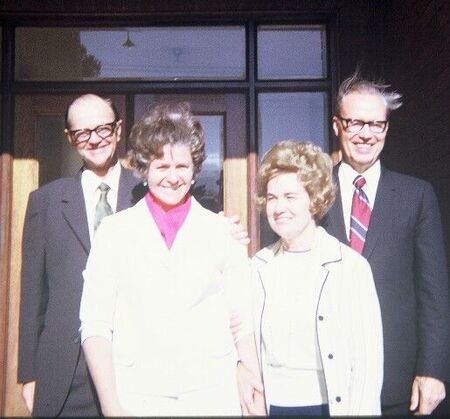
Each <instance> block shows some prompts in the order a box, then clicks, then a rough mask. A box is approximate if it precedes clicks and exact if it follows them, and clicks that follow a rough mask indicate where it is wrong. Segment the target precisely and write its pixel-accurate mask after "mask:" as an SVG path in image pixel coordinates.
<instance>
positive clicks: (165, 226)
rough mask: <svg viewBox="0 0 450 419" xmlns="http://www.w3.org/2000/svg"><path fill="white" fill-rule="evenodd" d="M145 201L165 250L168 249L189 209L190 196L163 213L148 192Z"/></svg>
mask: <svg viewBox="0 0 450 419" xmlns="http://www.w3.org/2000/svg"><path fill="white" fill-rule="evenodd" d="M145 201H146V202H147V206H148V209H149V211H150V213H151V215H152V216H153V219H154V220H155V223H156V225H157V226H158V229H159V231H160V232H161V236H162V237H163V239H164V241H165V242H166V245H167V248H169V249H170V248H171V247H172V244H173V242H174V240H175V237H176V236H177V233H178V230H179V229H180V227H181V226H182V225H183V223H184V220H185V219H186V217H187V215H188V213H189V210H190V208H191V197H190V195H189V196H188V197H187V199H185V200H184V201H183V202H181V203H180V204H178V205H177V206H175V207H173V208H171V209H169V210H168V211H167V212H164V211H163V210H162V209H161V207H160V206H159V205H158V203H157V202H156V201H155V198H154V197H153V195H152V194H151V193H150V192H147V193H146V195H145Z"/></svg>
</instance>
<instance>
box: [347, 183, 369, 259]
mask: <svg viewBox="0 0 450 419" xmlns="http://www.w3.org/2000/svg"><path fill="white" fill-rule="evenodd" d="M365 184H366V179H364V178H363V177H362V176H361V175H358V176H356V178H355V180H354V181H353V185H355V192H354V193H353V201H352V214H351V218H350V246H351V247H352V249H355V250H356V251H357V252H359V253H362V252H363V250H364V243H365V242H366V235H367V229H368V228H369V222H370V215H371V213H372V211H371V210H370V206H369V200H368V199H367V195H366V194H365V192H364V191H363V190H362V187H363V186H364V185H365Z"/></svg>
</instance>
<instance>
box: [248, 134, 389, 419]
mask: <svg viewBox="0 0 450 419" xmlns="http://www.w3.org/2000/svg"><path fill="white" fill-rule="evenodd" d="M258 182H259V185H258V187H259V189H258V197H257V200H258V203H259V204H260V206H261V207H262V208H263V209H264V210H265V213H266V215H267V218H268V221H269V224H270V226H271V228H272V229H273V230H274V231H275V233H277V234H278V235H279V236H280V239H279V240H278V241H277V242H276V243H274V244H272V245H270V246H268V247H265V248H264V249H262V250H260V251H259V252H258V253H257V254H256V255H255V256H254V258H253V264H254V269H255V287H256V288H255V293H254V297H255V302H254V303H255V304H254V308H255V313H254V330H255V335H256V341H257V347H258V350H259V355H260V363H261V369H262V373H263V382H264V389H265V396H266V404H267V408H268V411H269V414H270V415H322V416H323V415H332V416H333V415H373V414H380V391H381V384H382V374H383V344H382V332H381V330H382V329H381V316H380V308H379V304H378V298H377V294H376V291H375V286H374V282H373V278H372V273H371V270H370V267H369V264H368V263H367V261H366V260H365V259H364V258H363V257H362V256H361V255H359V254H358V253H356V252H355V251H353V250H352V249H351V248H349V247H347V246H346V245H344V244H342V243H340V242H339V241H338V240H336V239H335V238H333V237H332V236H330V235H329V234H327V233H326V232H325V230H324V229H322V227H319V226H318V222H319V220H320V219H321V218H322V217H323V216H324V215H325V213H326V212H327V211H328V209H329V208H330V206H331V205H332V203H333V201H334V198H335V187H334V185H333V183H332V163H331V159H330V158H329V156H328V155H327V154H325V153H323V152H322V151H321V150H320V148H319V147H317V146H315V145H313V144H310V143H297V142H294V141H282V142H280V143H278V144H276V145H274V146H273V147H272V148H271V149H270V150H269V151H268V152H267V154H266V155H265V156H264V158H263V159H262V162H261V166H260V170H259V174H258ZM243 368H244V367H242V368H241V370H242V369H243Z"/></svg>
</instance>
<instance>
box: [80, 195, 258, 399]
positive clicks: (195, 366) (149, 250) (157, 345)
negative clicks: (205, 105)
mask: <svg viewBox="0 0 450 419" xmlns="http://www.w3.org/2000/svg"><path fill="white" fill-rule="evenodd" d="M84 279H85V281H84V289H83V296H82V300H81V309H80V318H81V335H82V341H84V340H85V339H86V338H88V337H90V336H104V337H106V338H107V339H110V340H111V341H112V345H113V355H114V364H115V365H114V367H115V374H116V381H117V387H118V392H119V396H120V393H121V392H122V391H124V392H132V393H136V392H140V393H142V392H144V393H146V394H156V395H166V396H173V397H176V396H177V395H179V394H181V393H183V392H186V391H191V390H194V389H200V388H206V387H208V386H210V385H215V384H217V383H220V382H221V377H222V376H223V372H224V369H229V368H230V365H234V366H235V363H234V362H235V359H236V353H235V345H234V342H233V338H232V335H231V332H230V328H229V313H230V311H231V310H234V311H237V312H238V313H240V315H241V316H242V318H243V323H244V327H243V330H242V332H241V333H240V334H239V336H238V337H237V338H236V340H238V339H239V338H240V337H241V336H244V335H245V334H247V333H251V332H252V324H251V323H252V322H251V309H250V307H251V296H250V292H249V290H250V266H249V260H248V258H247V255H246V249H245V247H244V246H242V245H240V244H238V243H237V242H236V241H235V240H233V239H232V237H231V234H230V231H229V225H228V222H227V221H226V219H225V218H223V217H220V216H218V215H217V214H214V213H212V212H210V211H208V210H206V209H205V208H203V207H202V206H201V205H200V204H199V203H198V202H197V201H196V200H195V199H194V198H192V205H191V209H190V211H189V213H188V215H187V217H186V220H185V222H184V223H183V225H182V227H181V228H180V230H179V231H178V234H177V236H176V239H175V241H174V243H173V245H172V248H171V250H168V249H167V246H166V244H165V242H164V240H163V238H162V237H161V233H160V231H159V230H158V227H157V225H156V224H155V222H154V220H153V217H152V216H151V214H150V212H149V209H148V207H147V204H146V202H145V200H144V199H143V200H141V201H139V202H138V203H137V204H136V205H135V206H134V207H132V208H129V209H127V210H124V211H122V212H119V213H117V214H114V215H112V216H109V217H107V218H105V219H104V220H103V221H102V224H101V226H100V228H99V229H98V231H97V233H96V236H95V239H94V243H93V246H92V249H91V253H90V256H89V259H88V262H87V266H86V270H85V272H84Z"/></svg>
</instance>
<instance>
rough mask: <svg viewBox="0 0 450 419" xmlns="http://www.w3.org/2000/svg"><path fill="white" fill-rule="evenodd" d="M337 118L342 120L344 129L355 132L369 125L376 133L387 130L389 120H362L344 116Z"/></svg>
mask: <svg viewBox="0 0 450 419" xmlns="http://www.w3.org/2000/svg"><path fill="white" fill-rule="evenodd" d="M337 118H338V119H339V120H340V121H341V122H342V126H343V127H344V130H345V131H347V132H350V133H352V134H355V133H357V132H359V131H361V130H362V129H363V128H364V125H367V126H368V127H369V129H370V131H372V132H373V133H374V134H382V133H383V132H384V131H386V127H387V124H388V121H361V120H360V119H351V118H342V116H337Z"/></svg>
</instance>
